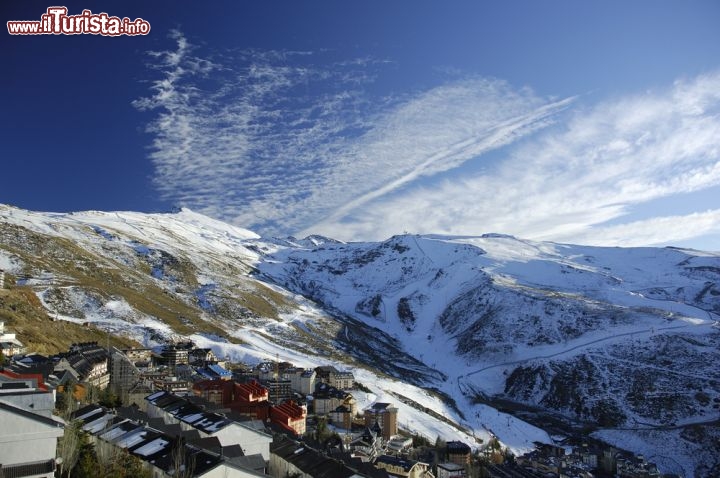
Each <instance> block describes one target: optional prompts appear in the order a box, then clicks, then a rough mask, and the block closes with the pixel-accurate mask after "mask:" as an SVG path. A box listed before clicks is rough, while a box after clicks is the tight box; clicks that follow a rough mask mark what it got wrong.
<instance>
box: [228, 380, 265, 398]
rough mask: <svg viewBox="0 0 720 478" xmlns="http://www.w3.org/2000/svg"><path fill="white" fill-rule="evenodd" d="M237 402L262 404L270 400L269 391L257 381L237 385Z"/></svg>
mask: <svg viewBox="0 0 720 478" xmlns="http://www.w3.org/2000/svg"><path fill="white" fill-rule="evenodd" d="M234 391H235V400H243V401H245V402H262V401H266V400H267V399H268V398H269V396H270V395H269V392H268V389H267V388H265V387H263V386H262V385H260V384H259V383H258V382H256V381H255V380H251V381H250V382H247V383H235V390H234Z"/></svg>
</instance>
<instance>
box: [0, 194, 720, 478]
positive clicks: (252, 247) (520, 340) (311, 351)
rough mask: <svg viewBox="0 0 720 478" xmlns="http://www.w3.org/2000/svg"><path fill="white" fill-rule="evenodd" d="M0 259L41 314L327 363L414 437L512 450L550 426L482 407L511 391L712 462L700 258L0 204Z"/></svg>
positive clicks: (651, 450)
mask: <svg viewBox="0 0 720 478" xmlns="http://www.w3.org/2000/svg"><path fill="white" fill-rule="evenodd" d="M0 269H4V270H6V271H8V272H9V273H10V274H12V275H13V276H15V277H16V278H17V279H18V281H19V282H21V283H24V284H26V285H28V286H31V287H32V288H33V289H34V291H35V293H36V294H37V296H38V297H39V298H40V299H41V301H42V303H43V304H44V306H45V307H46V308H47V309H48V310H49V311H50V313H51V314H52V315H54V316H57V317H58V318H60V319H64V320H70V321H76V322H90V323H94V324H95V325H97V326H98V327H101V328H103V329H105V330H110V331H112V332H114V333H117V334H123V335H126V336H128V337H130V338H133V339H135V340H137V341H139V342H141V343H145V344H148V345H153V344H157V343H161V342H163V341H167V340H170V339H172V338H173V337H176V336H183V337H189V338H191V339H193V340H195V341H196V342H197V343H198V344H201V345H203V346H212V347H214V348H215V349H216V351H217V352H218V353H220V354H223V355H230V356H232V357H233V358H235V359H236V360H244V361H251V362H252V361H258V360H264V359H274V357H275V355H276V354H278V355H279V356H280V358H281V359H285V360H289V361H293V362H296V363H298V364H300V365H306V366H311V365H316V364H326V363H340V364H344V366H347V367H351V368H352V369H353V371H354V372H355V373H356V377H358V378H359V380H360V381H361V382H363V383H364V384H365V385H367V386H369V387H370V388H371V389H372V391H373V393H372V394H367V396H365V397H359V398H360V401H361V403H362V402H369V401H370V400H372V399H374V398H378V397H380V398H383V399H386V400H389V401H393V402H394V403H396V404H397V405H398V406H399V407H400V413H401V418H400V421H401V424H403V425H404V426H406V427H407V428H410V429H412V430H415V431H417V432H419V433H423V434H425V435H427V436H428V438H430V439H431V440H434V438H435V437H436V436H438V435H440V436H443V437H445V438H448V439H453V438H454V439H461V440H465V441H467V442H469V443H478V442H475V439H476V438H477V439H479V440H487V439H488V438H489V437H490V436H491V434H494V435H496V436H498V437H500V439H501V441H503V442H504V443H505V444H506V445H507V446H509V447H510V448H511V449H512V450H514V451H516V452H522V451H523V450H527V449H529V448H531V447H532V441H534V440H539V441H547V440H549V439H550V438H549V436H548V434H547V433H545V432H543V431H541V430H539V429H537V428H535V427H533V426H531V425H528V424H527V423H525V422H523V421H521V420H518V419H516V418H514V417H511V416H509V415H506V414H504V413H500V412H498V411H497V410H496V409H495V408H493V407H494V406H498V404H499V403H502V404H508V403H509V404H512V406H511V407H510V408H508V407H507V406H506V407H505V408H507V409H513V410H514V411H515V413H516V414H522V415H523V416H525V417H529V416H530V415H528V414H529V413H531V412H532V411H533V410H534V411H538V410H539V412H538V413H540V414H542V413H545V412H547V413H553V414H555V415H556V416H562V417H565V419H567V420H569V421H572V422H576V423H578V424H579V425H580V426H585V427H586V428H588V429H594V430H595V431H594V433H595V434H596V435H597V436H598V437H602V438H604V439H605V440H607V441H610V442H613V443H617V444H618V445H619V446H624V447H625V448H629V449H633V450H634V451H638V452H641V453H644V454H645V455H646V456H648V457H652V458H653V459H654V461H656V462H658V463H659V464H660V465H661V466H663V467H665V469H666V470H667V471H673V470H674V471H679V472H683V473H684V474H686V475H688V476H691V475H692V474H693V473H697V476H703V474H706V473H708V470H709V469H710V468H711V467H713V466H715V467H717V466H718V462H717V460H718V459H717V455H718V454H717V451H718V448H720V447H719V446H718V443H720V442H718V439H719V437H720V433H718V429H717V426H716V425H715V426H713V425H712V424H711V423H710V422H713V421H717V419H718V408H719V407H720V368H719V367H718V366H717V363H718V359H719V358H720V329H719V328H718V314H720V255H718V254H713V253H702V252H698V251H688V250H679V249H673V248H633V249H622V248H597V247H583V246H571V245H561V244H552V243H536V242H530V241H524V240H520V239H516V238H513V237H510V236H503V235H496V234H492V235H484V236H479V237H444V236H415V235H404V236H395V237H392V238H390V239H388V240H387V241H384V242H381V243H342V242H339V241H334V240H332V239H329V238H324V237H321V236H311V237H308V238H305V239H301V240H298V239H295V238H287V239H263V238H260V237H258V236H257V235H256V234H254V233H252V232H250V231H247V230H244V229H240V228H237V227H234V226H230V225H228V224H225V223H222V222H220V221H216V220H213V219H210V218H207V217H205V216H202V215H200V214H196V213H194V212H192V211H189V210H187V209H183V210H181V211H179V212H177V213H174V214H139V213H131V212H123V213H104V212H84V213H71V214H52V213H34V212H29V211H24V210H21V209H17V208H12V207H9V206H0ZM426 410H431V413H429V414H427V413H425V411H426ZM531 421H532V420H531ZM668 443H672V444H673V445H672V447H671V448H670V447H669V446H668ZM696 468H697V470H696ZM716 469H717V468H716Z"/></svg>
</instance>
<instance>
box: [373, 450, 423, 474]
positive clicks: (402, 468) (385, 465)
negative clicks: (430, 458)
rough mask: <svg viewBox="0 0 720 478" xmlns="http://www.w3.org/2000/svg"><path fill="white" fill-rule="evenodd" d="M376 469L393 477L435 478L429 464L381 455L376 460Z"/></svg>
mask: <svg viewBox="0 0 720 478" xmlns="http://www.w3.org/2000/svg"><path fill="white" fill-rule="evenodd" d="M375 467H376V468H381V469H383V470H385V471H387V473H388V475H390V476H391V477H399V478H434V475H433V474H432V472H431V471H430V466H429V465H428V464H427V463H423V462H420V461H414V460H407V459H404V458H398V457H395V456H388V455H380V456H379V457H377V458H376V459H375Z"/></svg>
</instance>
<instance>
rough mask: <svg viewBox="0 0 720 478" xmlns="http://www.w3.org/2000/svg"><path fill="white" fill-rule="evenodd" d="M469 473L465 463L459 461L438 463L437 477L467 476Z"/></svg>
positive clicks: (453, 477) (460, 477)
mask: <svg viewBox="0 0 720 478" xmlns="http://www.w3.org/2000/svg"><path fill="white" fill-rule="evenodd" d="M466 476H467V473H466V471H465V467H464V466H463V465H458V464H457V463H438V465H437V478H465V477H466Z"/></svg>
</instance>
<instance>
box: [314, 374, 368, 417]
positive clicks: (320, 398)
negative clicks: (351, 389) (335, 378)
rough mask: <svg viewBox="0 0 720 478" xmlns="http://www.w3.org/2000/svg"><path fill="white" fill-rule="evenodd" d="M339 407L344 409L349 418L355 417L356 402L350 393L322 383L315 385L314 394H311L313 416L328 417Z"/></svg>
mask: <svg viewBox="0 0 720 478" xmlns="http://www.w3.org/2000/svg"><path fill="white" fill-rule="evenodd" d="M340 406H344V407H346V408H347V409H348V411H349V413H350V415H351V417H355V415H356V414H357V400H355V397H353V396H352V394H351V393H348V392H346V391H344V390H340V389H339V388H335V387H333V386H332V385H328V384H327V383H324V382H320V383H317V384H316V385H315V393H314V394H313V411H314V413H315V415H329V414H331V413H333V412H334V411H335V410H337V408H338V407H340Z"/></svg>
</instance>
